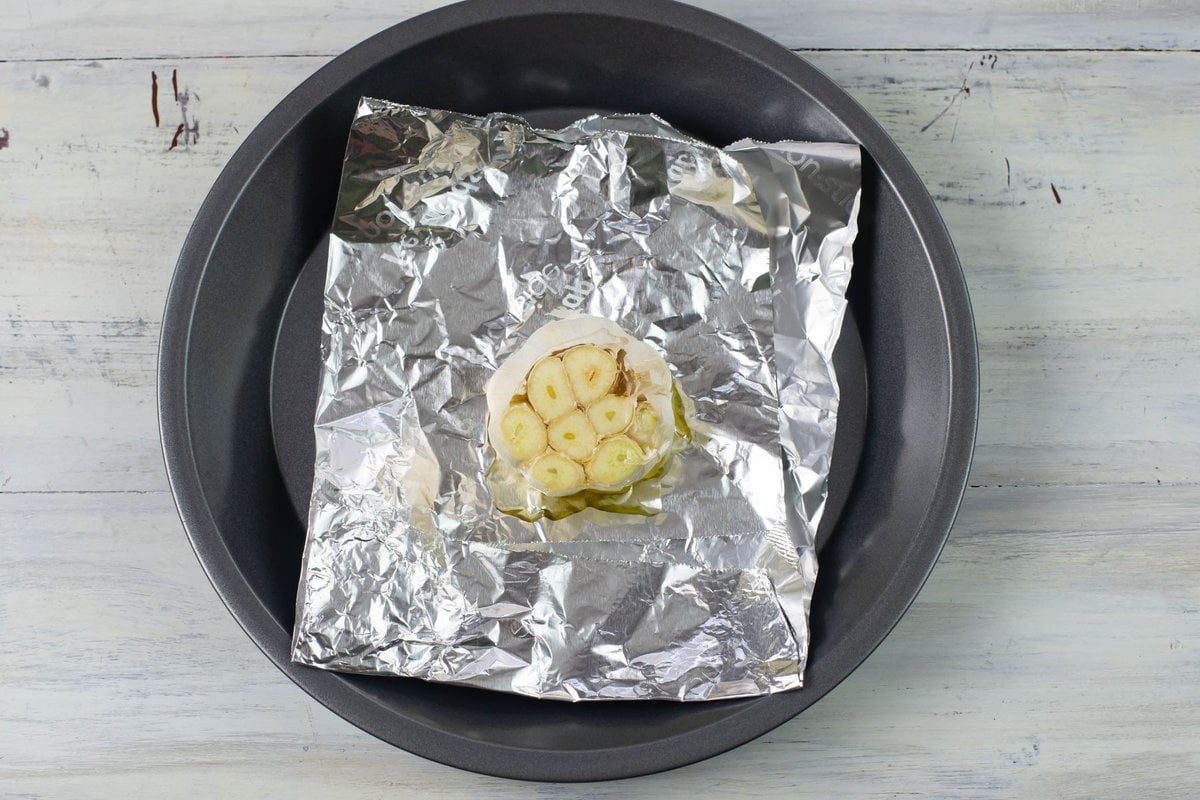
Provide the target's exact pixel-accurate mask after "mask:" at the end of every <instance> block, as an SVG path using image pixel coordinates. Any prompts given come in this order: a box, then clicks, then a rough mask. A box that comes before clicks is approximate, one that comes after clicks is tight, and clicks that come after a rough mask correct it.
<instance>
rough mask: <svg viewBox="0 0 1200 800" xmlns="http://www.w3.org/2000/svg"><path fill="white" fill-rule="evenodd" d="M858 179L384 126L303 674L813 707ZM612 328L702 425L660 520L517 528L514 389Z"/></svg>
mask: <svg viewBox="0 0 1200 800" xmlns="http://www.w3.org/2000/svg"><path fill="white" fill-rule="evenodd" d="M859 158H860V156H859V151H858V148H857V147H856V146H853V145H843V144H809V143H795V142H785V143H778V144H761V143H756V142H751V141H743V142H738V143H736V144H734V145H731V146H730V147H727V148H725V149H723V150H719V149H715V148H712V147H709V146H707V145H704V144H702V143H699V142H696V141H694V140H692V139H690V138H688V137H686V136H683V135H682V134H680V133H678V132H677V131H675V130H673V129H672V128H670V127H669V126H668V125H666V124H665V123H664V122H662V121H661V120H659V119H657V118H655V117H652V116H594V117H589V118H587V119H584V120H581V121H579V122H577V123H575V124H573V125H571V126H569V127H567V128H565V129H563V130H560V131H544V130H537V129H534V128H531V127H530V126H529V125H528V124H526V123H525V122H524V121H522V120H521V119H519V118H517V117H513V116H508V115H502V114H495V115H491V116H488V117H485V118H477V117H471V116H466V115H463V114H455V113H450V112H445V111H434V110H428V109H421V108H414V107H410V106H402V105H396V104H392V103H387V102H383V101H378V100H370V99H364V100H363V101H362V102H361V103H360V105H359V109H358V113H357V115H356V119H355V121H354V124H353V127H352V130H351V135H350V140H349V145H348V148H347V153H346V163H345V168H344V171H343V175H342V182H341V188H340V192H339V196H338V203H337V213H336V219H335V222H334V230H333V234H332V238H331V243H330V252H329V264H328V275H327V279H326V286H325V313H324V318H323V323H322V325H323V337H322V358H323V364H324V368H323V372H322V382H321V391H320V397H319V400H318V406H317V412H316V420H315V434H316V442H317V458H316V465H315V466H316V473H315V478H314V483H313V494H312V503H311V506H310V512H309V534H308V542H307V545H306V550H305V557H304V567H303V575H302V579H301V583H300V590H299V595H298V599H297V621H296V628H295V634H294V638H293V648H292V657H293V660H294V661H296V662H297V663H300V664H307V665H311V666H315V667H321V668H325V669H333V670H339V671H346V672H364V673H384V674H393V675H405V676H414V677H419V678H424V679H427V680H435V681H445V682H456V683H464V684H470V685H473V686H481V687H486V688H491V689H497V690H502V691H508V692H516V693H520V694H525V695H531V696H534V697H544V698H554V699H563V700H596V699H642V698H658V699H673V700H683V701H691V700H711V699H718V698H729V697H745V696H753V695H760V694H766V693H770V692H778V691H783V690H787V689H793V688H796V687H798V686H800V685H801V682H802V675H803V669H804V661H805V657H806V654H807V649H808V625H807V614H808V605H809V600H810V598H811V596H812V589H813V584H814V581H815V579H816V571H817V570H816V556H815V552H814V547H813V542H814V536H815V532H816V526H817V524H818V523H819V521H820V516H821V512H822V511H823V509H824V501H825V494H826V478H827V476H828V474H829V458H830V454H831V452H832V448H833V437H834V430H835V425H836V418H837V401H838V391H837V382H836V379H835V376H834V374H833V363H832V357H833V348H834V345H835V343H836V341H837V336H838V332H839V329H840V327H841V320H842V315H843V312H844V309H845V300H844V296H845V291H846V286H847V283H848V282H849V278H850V269H851V263H852V260H851V245H852V244H853V241H854V237H855V233H856V230H857V229H856V221H855V219H856V214H857V211H858V202H859V174H860V161H859ZM584 314H586V315H590V316H593V317H601V318H604V319H607V320H612V321H613V322H615V323H617V324H618V325H619V326H620V327H621V328H622V329H624V331H627V332H628V333H629V334H630V335H631V336H632V337H635V338H636V339H637V340H639V341H641V342H644V343H645V344H646V345H647V346H649V347H651V348H653V349H654V350H655V351H656V352H657V353H658V354H659V355H661V357H662V358H663V359H665V361H666V363H667V365H668V366H669V368H670V371H671V374H672V377H673V379H674V381H675V383H676V385H677V386H678V388H679V392H680V394H681V395H682V396H684V397H686V398H688V401H689V402H688V408H687V420H686V423H687V426H688V429H689V440H688V442H687V446H686V447H684V448H683V449H682V450H681V451H680V452H678V453H675V454H674V455H673V457H672V458H671V460H670V469H669V470H668V471H666V472H665V473H664V474H663V475H662V476H659V477H658V478H657V479H658V480H659V481H660V482H661V484H662V486H661V487H660V489H659V490H658V492H657V495H656V498H655V505H654V507H653V508H652V509H651V512H652V513H640V514H629V513H620V512H615V511H612V510H605V509H604V508H595V507H588V508H586V509H584V510H582V511H579V512H578V513H572V514H570V515H568V516H564V517H563V518H561V519H550V518H547V517H541V518H536V519H533V520H532V521H527V520H526V519H522V518H520V517H517V516H513V515H511V514H505V513H500V512H498V511H497V509H496V504H495V499H496V498H494V497H493V496H492V491H493V487H492V486H491V485H490V484H489V481H488V479H487V475H488V472H489V469H491V467H492V466H493V462H494V460H495V453H494V451H493V450H492V448H491V447H490V446H489V445H488V441H487V439H488V437H487V435H486V432H485V426H486V425H487V421H488V404H487V399H486V396H485V393H486V387H487V385H488V381H489V379H490V378H491V377H492V376H493V375H494V374H495V373H496V371H497V369H498V368H499V367H500V366H501V365H502V364H504V363H505V361H506V359H507V358H508V357H509V356H510V355H511V354H513V353H515V352H517V351H518V350H519V349H520V347H521V345H522V344H523V343H525V342H526V341H527V340H528V339H529V338H530V337H531V336H532V335H534V334H535V333H536V331H538V330H539V329H540V328H541V327H542V326H543V325H545V324H546V323H549V322H552V321H556V320H564V319H570V318H572V317H574V316H576V315H584Z"/></svg>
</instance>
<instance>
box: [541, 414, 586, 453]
mask: <svg viewBox="0 0 1200 800" xmlns="http://www.w3.org/2000/svg"><path fill="white" fill-rule="evenodd" d="M548 433H549V436H548V439H549V442H550V446H551V447H553V448H554V449H555V450H557V451H558V452H560V453H562V454H563V455H565V456H567V457H568V458H572V459H574V460H575V461H579V462H584V461H587V460H588V458H590V457H591V455H592V451H593V450H595V449H596V443H597V441H598V437H597V436H596V430H595V429H594V428H593V427H592V423H591V422H589V421H588V418H587V415H586V414H584V413H583V412H582V411H580V410H578V409H576V410H575V411H571V412H570V413H567V414H564V415H562V416H561V417H559V418H558V419H556V420H554V422H551V423H550V428H549V431H548Z"/></svg>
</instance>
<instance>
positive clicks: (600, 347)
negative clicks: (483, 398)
mask: <svg viewBox="0 0 1200 800" xmlns="http://www.w3.org/2000/svg"><path fill="white" fill-rule="evenodd" d="M674 392H675V382H674V378H673V377H672V375H671V371H670V369H669V368H668V367H667V363H666V362H665V361H664V360H663V358H662V356H660V355H659V354H658V351H656V350H655V349H654V348H653V347H651V346H650V345H648V344H646V343H645V342H643V341H641V340H639V339H636V338H634V337H633V336H631V335H630V334H629V333H627V332H626V331H624V330H623V329H622V328H621V327H620V326H618V325H617V324H615V323H613V322H610V321H609V320H606V319H603V318H601V317H593V316H587V315H579V316H574V317H569V318H565V319H559V320H555V321H553V322H550V323H547V324H546V325H543V326H542V327H541V328H539V329H538V330H537V331H535V332H534V333H533V334H532V335H531V336H530V337H529V339H528V340H527V341H526V342H525V343H524V344H523V345H522V346H521V347H519V348H518V349H517V350H516V351H515V352H513V353H512V355H511V356H509V358H508V360H507V361H505V362H504V364H502V365H501V366H500V368H499V369H497V370H496V373H495V374H494V375H493V376H492V378H491V380H490V381H489V382H488V386H487V401H488V412H489V414H488V424H487V431H488V440H489V441H490V442H491V444H492V447H493V448H494V449H495V451H496V453H497V455H498V456H499V457H500V458H501V459H503V460H504V461H505V462H507V463H508V464H509V465H510V466H512V467H515V468H517V469H518V470H519V472H520V473H521V474H523V475H524V476H525V478H526V479H527V480H528V481H529V483H530V484H531V485H532V486H533V487H534V488H535V489H537V491H540V492H542V493H543V494H545V495H547V496H550V497H565V496H567V495H570V494H575V493H578V492H581V491H584V490H593V491H598V492H620V491H623V490H624V489H626V488H628V487H629V486H630V485H632V484H633V483H636V482H637V481H638V480H640V479H641V478H643V477H644V476H646V474H647V473H649V472H650V471H651V470H652V469H653V468H654V467H655V466H657V465H658V464H659V463H660V462H662V461H663V459H664V457H665V456H666V455H667V453H668V451H669V450H670V448H671V446H672V444H673V441H674V439H675V437H676V426H675V413H674V408H673V405H672V402H673V396H674Z"/></svg>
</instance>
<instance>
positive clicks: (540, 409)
mask: <svg viewBox="0 0 1200 800" xmlns="http://www.w3.org/2000/svg"><path fill="white" fill-rule="evenodd" d="M525 394H526V396H528V398H529V403H530V405H532V406H533V410H534V411H536V412H537V413H538V416H540V417H541V418H542V419H544V420H545V421H546V422H552V421H553V420H556V419H558V418H559V417H561V416H562V415H563V414H566V413H567V412H569V411H573V410H574V409H575V393H574V392H573V391H572V390H571V382H570V380H569V379H568V377H567V371H566V368H565V367H564V365H563V362H562V361H561V360H560V359H557V358H543V359H542V360H541V361H539V362H538V363H537V364H535V365H534V366H533V369H532V370H530V372H529V380H528V382H527V384H526V388H525Z"/></svg>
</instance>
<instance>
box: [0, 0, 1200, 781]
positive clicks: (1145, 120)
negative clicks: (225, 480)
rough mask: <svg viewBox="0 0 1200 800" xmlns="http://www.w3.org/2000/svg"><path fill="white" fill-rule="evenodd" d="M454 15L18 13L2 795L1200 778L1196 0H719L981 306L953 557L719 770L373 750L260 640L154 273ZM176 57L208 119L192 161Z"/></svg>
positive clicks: (359, 9) (3, 451)
mask: <svg viewBox="0 0 1200 800" xmlns="http://www.w3.org/2000/svg"><path fill="white" fill-rule="evenodd" d="M432 5H437V3H436V2H433V1H432V0H391V2H384V1H383V0H272V1H271V2H234V0H219V2H213V3H202V2H193V1H192V0H158V1H157V2H153V3H151V2H142V1H140V0H106V1H105V2H88V1H87V0H41V2H32V1H29V2H27V1H26V0H0V148H2V149H0V796H4V797H70V798H84V797H103V798H124V797H146V798H159V797H163V798H167V797H184V796H199V797H252V798H260V797H286V798H289V799H290V798H295V797H320V798H342V797H345V798H354V799H355V800H360V798H363V797H380V796H416V797H431V798H473V797H480V796H485V795H487V796H491V797H495V798H524V797H529V796H533V795H536V796H539V797H554V798H584V797H625V796H638V797H654V798H663V799H664V800H668V799H671V798H689V799H690V798H693V797H697V796H702V795H708V796H739V795H741V796H747V797H749V796H754V797H784V796H787V797H808V796H812V797H823V796H832V797H850V798H874V797H897V796H909V795H929V796H938V797H956V798H976V797H988V798H1006V797H1025V798H1052V797H1078V798H1085V797H1097V798H1099V797H1104V798H1109V797H1111V798H1150V797H1160V798H1168V797H1170V798H1175V797H1177V798H1193V797H1197V796H1200V756H1198V752H1200V11H1198V10H1196V8H1195V6H1194V3H1193V2H1192V0H1145V2H1140V3H1136V4H1135V3H1132V2H1130V3H1122V2H1118V1H1117V0H1086V1H1085V0H966V2H961V1H960V0H864V2H861V3H857V4H854V5H855V8H854V9H852V10H849V11H836V12H835V11H834V9H835V8H836V7H837V6H839V5H842V4H840V3H831V2H824V3H819V2H813V1H812V0H804V1H803V2H788V0H759V1H758V2H756V3H753V4H744V5H743V4H741V3H736V2H734V0H706V2H704V3H703V5H705V6H708V7H712V8H714V9H715V10H719V11H722V12H724V13H727V14H729V15H731V16H733V17H735V18H737V19H740V20H741V21H743V22H745V23H747V24H749V25H751V26H753V27H755V28H757V29H758V30H761V31H763V32H765V33H767V34H769V35H771V36H773V37H775V38H777V39H778V40H780V41H781V42H783V43H785V44H787V45H788V46H790V47H793V48H796V49H797V50H798V52H800V53H801V54H802V55H803V56H804V57H806V58H808V59H810V60H811V61H813V62H814V63H815V64H816V65H817V66H818V67H820V68H821V69H823V70H825V71H826V72H828V73H829V74H830V75H831V76H832V77H833V78H834V80H836V81H838V82H839V83H840V84H841V85H843V86H844V87H846V88H847V89H848V90H849V91H850V92H851V93H852V94H853V95H855V96H856V97H857V98H858V99H859V100H860V101H861V102H862V103H863V104H864V105H865V106H866V107H867V109H868V110H869V111H871V112H872V113H873V114H874V115H875V116H876V118H877V119H878V120H879V121H880V122H881V123H882V124H883V126H884V127H885V128H886V129H887V130H888V131H889V132H890V133H891V134H892V136H894V137H895V138H896V140H897V141H898V142H899V143H900V146H901V147H902V149H903V150H904V151H905V152H906V153H907V154H908V155H909V157H910V158H911V159H912V160H913V162H914V164H915V165H916V168H917V170H918V171H919V172H920V173H921V175H922V176H923V177H924V179H925V180H926V182H927V183H928V185H929V187H930V189H931V191H932V192H933V194H934V195H935V197H936V198H937V201H938V205H939V206H940V208H941V210H942V213H943V214H944V216H945V218H946V222H947V224H948V225H949V228H950V231H951V233H952V235H953V236H954V238H955V241H956V243H957V245H958V249H959V253H960V255H961V257H962V261H963V264H964V267H965V270H966V274H967V279H968V281H969V283H970V286H971V290H972V296H973V300H974V307H975V314H976V318H977V322H978V327H979V336H980V346H981V353H980V355H981V360H982V379H983V389H982V392H983V394H982V398H983V403H982V408H981V419H980V428H979V442H978V449H977V451H976V457H975V465H974V470H973V472H972V476H971V480H970V484H971V488H970V489H969V491H968V493H967V496H966V500H965V502H964V505H963V509H962V513H961V515H960V517H959V521H958V524H957V526H956V527H955V529H954V532H953V534H952V536H951V538H950V542H949V545H948V546H947V548H946V551H945V553H944V555H943V556H942V559H941V563H940V564H939V566H938V567H937V569H936V570H935V572H934V574H933V577H932V578H931V579H930V581H929V583H928V584H927V586H926V588H925V589H924V591H923V592H922V593H921V595H920V598H919V599H918V600H917V602H916V604H915V605H914V606H913V608H912V610H911V611H910V612H909V614H908V615H907V616H906V617H905V618H904V620H903V622H902V623H901V624H900V626H899V627H898V628H897V629H896V631H895V632H894V633H893V634H892V635H891V636H890V637H889V638H888V640H887V641H886V642H885V643H884V645H883V646H882V647H881V648H880V649H879V650H878V651H877V652H876V653H875V654H874V655H873V656H872V657H871V658H870V660H869V661H868V662H867V663H866V664H865V665H864V666H863V667H862V668H861V669H859V670H858V671H857V672H856V673H855V674H854V675H853V676H852V677H851V678H850V679H849V680H848V681H846V682H845V683H844V684H843V685H842V686H841V687H839V688H838V689H837V690H836V691H834V692H833V693H832V694H831V695H829V696H828V697H827V698H826V699H824V700H822V701H821V702H820V703H819V704H818V705H817V706H815V707H814V708H813V709H811V710H810V711H808V712H806V713H804V714H803V715H801V717H799V718H797V719H795V720H793V721H792V722H790V723H788V724H787V725H784V726H783V727H781V728H779V729H778V730H776V731H774V732H772V733H770V734H768V735H766V736H764V737H763V738H761V739H759V740H758V741H756V742H754V743H752V744H750V745H747V746H745V747H742V748H740V749H738V750H736V751H734V752H731V753H728V754H726V755H723V756H720V757H718V758H715V759H712V760H710V761H707V762H704V763H702V764H699V765H696V766H692V767H688V768H685V769H681V770H676V771H674V772H670V773H667V774H663V775H657V776H653V777H649V778H642V779H636V780H632V781H622V782H618V783H610V784H599V785H584V786H537V787H535V786H532V785H527V784H521V783H517V782H511V781H504V780H499V779H492V778H486V777H480V776H476V775H471V774H468V773H464V772H458V771H455V770H452V769H449V768H446V767H442V766H439V765H436V764H433V763H430V762H427V761H424V760H422V759H419V758H417V757H415V756H411V755H408V754H406V753H403V752H401V751H398V750H395V749H393V748H391V747H389V746H388V745H385V744H383V743H381V742H379V741H376V740H375V739H373V738H371V737H370V736H368V735H366V734H364V733H362V732H360V731H358V730H357V729H355V728H354V727H352V726H351V725H349V724H347V723H345V722H343V721H341V720H340V719H338V718H337V717H335V716H334V715H333V714H332V713H330V712H328V711H326V710H325V709H324V708H323V707H321V706H319V705H317V704H316V703H315V702H313V701H311V700H309V699H308V698H307V697H306V696H305V695H304V694H303V693H302V692H301V691H300V690H299V689H297V688H295V687H294V686H293V685H292V684H291V683H290V682H288V681H287V679H286V678H284V677H283V675H282V674H281V673H279V672H278V671H276V669H275V668H274V667H273V666H271V665H270V664H269V663H268V661H267V660H266V659H265V658H264V657H263V656H262V655H260V653H259V652H258V651H257V650H256V649H255V647H254V645H253V644H252V643H251V642H250V640H249V639H248V638H247V637H246V636H245V635H244V634H243V633H242V632H241V630H239V628H238V627H237V625H236V624H235V623H234V621H233V619H232V618H231V617H230V616H229V614H228V613H227V612H226V611H225V609H224V608H223V607H222V606H221V604H220V602H219V601H218V599H217V597H216V595H215V594H214V593H213V591H212V590H211V589H210V587H209V586H208V583H207V582H206V580H205V578H204V576H203V574H202V573H201V570H200V568H199V566H198V565H197V563H196V560H195V558H194V557H193V555H192V553H191V551H190V549H189V547H188V545H187V542H186V540H185V538H184V536H183V532H182V530H181V527H180V523H179V521H178V519H177V517H176V515H175V510H174V507H173V504H172V500H171V496H170V494H169V492H168V491H167V486H166V481H165V479H164V475H163V469H162V465H161V461H160V455H159V446H158V438H157V432H156V422H155V400H154V380H155V356H156V345H157V338H158V328H159V317H160V313H161V309H162V302H163V297H164V292H165V289H166V286H167V282H168V280H169V278H170V275H171V271H172V268H173V266H174V259H175V255H176V253H177V252H178V249H179V246H180V244H181V243H182V241H183V237H184V235H185V233H186V231H187V227H188V224H189V221H190V219H191V217H192V216H193V214H194V213H195V211H196V209H197V207H198V206H199V204H200V201H201V199H202V198H203V196H204V194H205V192H206V191H207V189H208V187H209V186H210V185H211V183H212V181H213V180H214V179H215V177H216V175H217V173H218V171H219V169H220V168H221V166H222V165H223V164H224V163H225V161H226V160H227V159H228V158H229V156H230V155H231V153H232V152H233V150H234V149H235V148H236V147H237V146H238V144H239V143H240V142H241V141H242V139H243V138H244V137H245V136H246V135H247V134H248V133H249V131H250V130H251V129H252V128H253V127H254V125H255V124H256V123H257V122H258V121H259V120H260V119H261V118H262V117H263V116H264V115H265V114H266V113H267V112H268V111H269V110H270V109H271V108H272V106H274V105H275V103H276V102H277V101H278V100H279V99H280V98H281V97H282V96H283V95H284V94H285V93H287V92H288V91H289V90H290V89H292V88H293V87H294V86H296V85H297V84H298V83H299V82H300V81H301V80H303V79H304V78H305V77H307V76H308V75H309V74H311V73H312V72H313V71H314V70H316V69H317V68H318V67H319V66H321V65H322V64H323V63H325V62H326V61H327V60H328V59H329V58H331V57H332V56H334V55H336V54H337V53H338V52H340V51H342V50H344V49H345V48H347V47H349V46H350V45H352V44H354V43H355V42H357V41H359V40H361V39H363V38H365V37H366V36H368V35H369V34H371V33H374V32H376V31H377V30H379V29H382V28H383V27H386V26H387V25H389V24H391V23H393V22H396V21H398V20H400V19H402V18H404V17H406V16H408V15H409V14H412V13H416V12H417V11H420V10H423V9H424V8H426V7H428V6H432ZM152 72H153V73H155V74H156V75H157V78H158V82H159V89H160V92H159V108H160V112H161V116H162V119H161V120H160V126H159V127H156V126H155V123H154V119H153V117H152V114H151V105H150V86H151V73H152ZM172 74H174V75H176V76H177V80H178V82H179V87H180V90H181V91H186V92H187V93H188V97H189V98H190V102H189V104H188V107H187V114H188V117H187V118H188V120H189V121H198V133H199V137H198V141H191V139H190V138H188V137H184V139H185V141H180V142H179V144H178V145H177V146H176V147H175V148H174V149H171V148H170V147H169V146H170V144H171V139H172V137H173V134H174V131H175V129H176V126H177V125H178V124H179V123H180V122H181V121H182V118H181V111H180V107H179V105H178V104H177V103H176V102H175V100H174V95H173V92H172V91H171V89H170V81H171V76H172Z"/></svg>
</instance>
